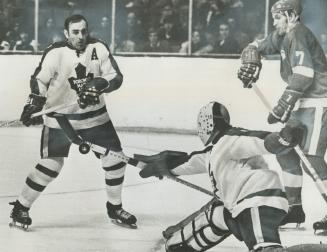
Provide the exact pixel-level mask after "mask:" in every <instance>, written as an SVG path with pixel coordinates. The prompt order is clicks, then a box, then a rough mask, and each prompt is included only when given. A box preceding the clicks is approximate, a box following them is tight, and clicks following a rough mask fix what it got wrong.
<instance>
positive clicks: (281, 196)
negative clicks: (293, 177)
mask: <svg viewBox="0 0 327 252" xmlns="http://www.w3.org/2000/svg"><path fill="white" fill-rule="evenodd" d="M267 134H268V133H267V132H260V131H248V130H244V129H238V128H233V129H232V130H229V131H228V132H227V134H226V135H224V136H223V137H221V138H220V139H219V141H218V142H217V143H216V144H214V145H213V146H209V147H207V148H206V149H205V150H204V151H198V152H193V153H191V154H190V157H189V160H188V161H187V162H186V163H184V164H182V165H180V166H178V167H176V168H175V169H173V170H172V172H173V173H174V174H176V175H186V174H196V173H203V172H207V173H208V174H209V176H210V180H211V184H212V187H213V192H214V193H215V194H216V195H217V197H218V198H219V199H220V200H221V201H222V202H223V203H224V206H225V207H226V208H227V209H228V210H229V212H230V213H231V214H232V216H233V217H236V216H237V215H238V214H239V213H241V212H242V211H243V210H245V209H247V208H251V207H257V206H263V205H265V206H270V207H274V208H278V209H282V210H284V211H286V212H287V211H288V201H287V199H286V195H285V190H284V188H283V186H282V184H281V181H280V179H279V177H278V174H277V173H276V172H275V171H272V170H269V169H266V167H263V168H262V169H258V167H253V165H254V163H253V162H252V161H253V160H252V159H253V158H256V157H258V156H261V155H265V154H271V153H270V152H269V151H268V150H267V149H266V147H265V141H264V138H265V136H267Z"/></svg>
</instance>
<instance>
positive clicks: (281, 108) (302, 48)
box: [268, 36, 314, 123]
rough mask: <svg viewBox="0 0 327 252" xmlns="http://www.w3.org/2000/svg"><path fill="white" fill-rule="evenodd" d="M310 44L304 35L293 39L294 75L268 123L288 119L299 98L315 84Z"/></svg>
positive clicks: (291, 57)
mask: <svg viewBox="0 0 327 252" xmlns="http://www.w3.org/2000/svg"><path fill="white" fill-rule="evenodd" d="M308 46H309V45H308V44H307V42H306V40H305V39H304V38H303V37H302V36H300V37H298V38H295V39H293V41H292V46H291V49H290V55H291V56H290V64H291V67H292V75H291V76H290V78H289V83H288V86H287V88H286V89H285V90H284V92H283V94H282V96H281V97H280V99H279V100H278V103H277V105H276V106H275V107H274V108H273V110H272V112H271V113H270V114H269V116H268V123H276V122H283V123H284V122H286V121H288V119H289V117H290V114H291V112H292V110H293V108H294V106H295V103H296V102H297V100H298V99H299V98H301V97H302V96H303V93H304V92H305V90H307V89H308V88H309V87H310V86H311V85H312V84H313V78H314V68H313V62H312V55H311V53H310V51H309V50H308Z"/></svg>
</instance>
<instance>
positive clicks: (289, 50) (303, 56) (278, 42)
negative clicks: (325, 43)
mask: <svg viewBox="0 0 327 252" xmlns="http://www.w3.org/2000/svg"><path fill="white" fill-rule="evenodd" d="M256 43H257V45H258V49H259V51H260V52H261V53H262V54H263V55H267V54H275V53H279V54H280V56H281V65H280V73H281V77H282V79H283V80H284V81H285V82H287V83H288V85H289V86H290V88H292V89H294V90H297V91H300V92H303V93H304V94H303V98H322V97H327V60H326V56H325V54H324V51H323V49H322V48H321V46H320V44H319V42H318V41H317V39H316V38H315V36H314V35H313V33H312V32H311V31H310V30H309V29H308V28H307V27H306V26H305V25H303V24H301V23H298V24H296V25H295V27H293V28H292V29H291V30H290V31H289V32H287V33H286V34H285V35H283V36H280V35H278V34H277V32H276V31H275V32H272V33H271V34H270V35H269V36H268V37H266V38H265V39H263V40H261V41H256Z"/></svg>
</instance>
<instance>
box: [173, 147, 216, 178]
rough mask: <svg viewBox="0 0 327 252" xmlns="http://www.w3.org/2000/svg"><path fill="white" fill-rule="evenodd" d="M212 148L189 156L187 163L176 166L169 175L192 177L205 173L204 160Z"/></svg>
mask: <svg viewBox="0 0 327 252" xmlns="http://www.w3.org/2000/svg"><path fill="white" fill-rule="evenodd" d="M211 148H212V146H209V148H206V149H204V150H202V151H195V152H192V153H191V154H189V157H188V161H187V162H185V163H183V164H181V165H179V166H177V167H176V168H174V169H172V170H171V173H172V174H173V175H175V176H179V175H192V174H200V173H206V172H207V170H206V159H207V158H208V155H209V150H208V149H210V150H211Z"/></svg>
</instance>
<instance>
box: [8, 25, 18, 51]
mask: <svg viewBox="0 0 327 252" xmlns="http://www.w3.org/2000/svg"><path fill="white" fill-rule="evenodd" d="M20 30H21V28H20V24H19V23H18V22H16V23H15V24H14V26H13V27H12V29H11V30H9V31H7V33H6V38H5V40H6V41H8V42H9V44H10V50H12V49H13V48H14V46H15V45H16V42H17V41H18V40H20V36H19V33H20Z"/></svg>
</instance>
